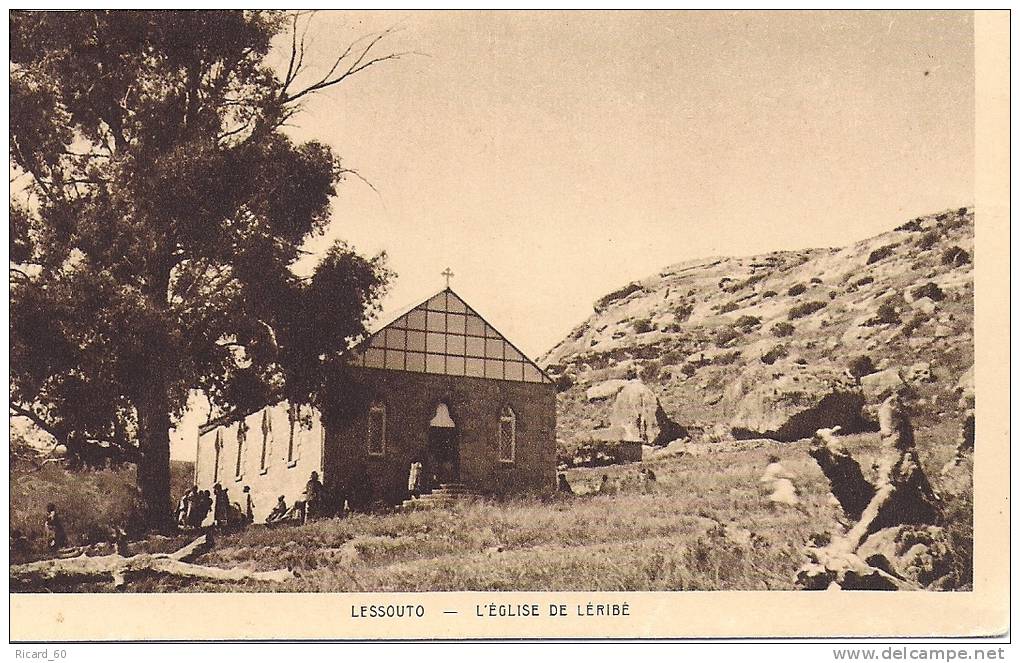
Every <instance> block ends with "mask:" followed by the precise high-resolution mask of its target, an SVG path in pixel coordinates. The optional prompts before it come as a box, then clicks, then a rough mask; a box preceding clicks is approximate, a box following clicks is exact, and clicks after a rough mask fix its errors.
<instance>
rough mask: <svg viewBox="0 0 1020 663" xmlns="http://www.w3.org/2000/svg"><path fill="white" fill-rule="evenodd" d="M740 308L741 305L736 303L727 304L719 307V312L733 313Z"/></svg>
mask: <svg viewBox="0 0 1020 663" xmlns="http://www.w3.org/2000/svg"><path fill="white" fill-rule="evenodd" d="M738 308H740V304H738V303H736V302H726V303H725V304H723V305H722V306H720V307H719V312H720V313H732V312H733V311H736V310H737V309H738Z"/></svg>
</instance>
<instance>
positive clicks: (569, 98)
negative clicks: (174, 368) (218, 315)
mask: <svg viewBox="0 0 1020 663" xmlns="http://www.w3.org/2000/svg"><path fill="white" fill-rule="evenodd" d="M386 28H394V29H395V32H394V33H392V34H390V35H389V36H388V37H386V38H385V39H384V40H383V41H381V42H379V44H378V45H377V48H379V49H380V50H379V53H380V54H385V53H386V52H404V51H409V52H413V53H412V54H409V55H407V56H405V57H401V58H400V59H397V60H390V61H386V62H381V63H379V64H378V65H374V66H372V67H370V68H368V69H366V70H365V71H363V72H361V73H359V74H357V75H356V76H354V77H352V78H350V79H348V80H346V81H344V82H343V83H342V84H341V85H339V86H336V87H334V88H331V89H328V90H326V91H323V92H320V93H318V94H316V95H314V96H312V97H310V98H309V99H308V100H307V102H306V103H305V105H304V108H303V110H302V112H301V113H299V114H298V115H297V116H296V117H295V118H294V119H293V120H292V126H291V127H290V128H289V130H288V131H289V132H290V133H291V135H292V136H293V137H294V138H295V139H298V140H311V139H314V140H319V141H322V142H325V143H327V144H329V145H330V146H332V147H333V148H334V149H335V150H336V152H337V153H338V154H339V155H340V156H341V157H342V158H343V160H344V164H345V166H346V167H348V168H352V169H354V170H356V171H357V172H358V173H359V174H360V175H361V176H362V177H364V178H365V179H366V180H368V181H369V182H370V183H371V186H369V185H367V184H365V183H364V182H362V181H360V180H359V179H357V178H354V177H351V178H349V179H348V181H347V182H345V183H344V184H343V185H342V186H341V187H340V189H339V195H338V197H337V199H336V200H335V202H334V205H333V218H332V222H331V224H330V225H329V227H328V229H327V231H326V233H325V234H324V236H322V237H317V238H314V239H313V240H311V241H310V242H309V243H308V244H307V246H306V248H307V249H309V250H310V251H311V252H312V255H311V256H310V257H309V258H307V259H306V261H305V264H303V265H302V266H301V267H302V268H303V269H309V268H310V267H311V266H312V264H313V263H314V261H315V260H316V259H317V255H320V254H321V252H322V251H323V250H324V249H325V248H326V247H328V246H329V245H330V244H331V243H332V241H333V240H335V239H343V240H345V241H347V242H348V243H349V244H351V245H352V246H354V247H355V248H356V249H357V250H358V251H360V252H362V253H365V254H375V253H377V252H380V251H385V252H386V253H387V255H388V257H389V266H390V268H392V269H393V270H394V271H395V272H396V273H397V278H396V279H395V280H394V281H393V283H392V285H391V288H390V291H389V293H388V295H387V296H386V298H385V299H384V302H383V303H384V306H385V309H386V311H392V310H396V309H398V308H401V307H403V306H405V305H408V304H413V303H417V302H418V301H420V300H423V299H424V298H425V297H427V296H428V295H429V294H431V293H433V292H435V291H437V290H439V289H441V288H442V287H443V286H444V279H443V277H442V276H441V272H442V271H443V270H444V269H446V268H447V267H449V268H450V269H452V270H453V272H454V274H455V276H454V278H453V279H452V282H451V285H452V287H453V288H454V289H455V290H456V291H457V292H458V293H460V294H461V295H462V296H463V297H464V299H465V300H466V301H467V302H468V303H470V304H471V306H472V307H473V308H475V309H476V310H477V311H478V312H479V313H481V314H482V315H483V316H485V317H486V318H487V319H488V320H489V321H490V322H491V323H492V324H493V326H495V327H496V328H497V329H499V330H500V331H501V332H503V333H504V334H505V335H506V336H507V337H508V338H509V339H511V340H512V341H513V342H514V343H515V344H516V345H517V346H518V347H520V348H521V349H522V350H523V351H524V352H525V353H526V354H528V355H530V356H532V357H537V356H539V355H541V354H542V353H544V352H545V351H546V350H548V349H550V348H551V347H552V346H553V345H555V344H556V343H557V342H558V341H559V340H560V339H562V338H563V337H564V336H565V335H566V334H567V332H569V330H570V329H571V328H573V327H574V326H576V325H577V324H578V323H580V322H581V321H583V320H584V319H586V318H587V317H588V316H589V315H591V312H592V302H594V301H595V300H596V299H598V298H599V297H600V296H601V295H603V294H605V293H607V292H609V291H611V290H614V289H616V288H618V287H620V286H622V285H624V284H626V283H627V282H629V281H632V280H636V279H641V278H644V277H646V276H649V275H651V274H654V273H656V272H658V271H659V270H660V269H662V268H663V267H665V266H667V265H670V264H673V263H677V262H681V261H684V260H690V259H694V258H701V257H708V256H713V255H749V254H757V253H764V252H768V251H774V250H783V249H798V248H807V247H817V246H842V245H845V244H848V243H851V242H853V241H856V240H859V239H863V238H866V237H869V236H871V235H875V234H877V233H880V232H883V231H886V230H890V229H892V228H893V227H895V226H897V225H899V224H900V223H902V222H903V221H905V220H907V219H909V218H912V217H913V216H917V215H919V214H925V213H929V212H934V211H937V210H941V209H944V208H949V207H953V208H956V207H961V206H963V205H968V204H972V203H973V198H974V194H973V189H974V137H973V135H974V74H973V67H974V55H973V41H974V40H973V22H972V17H971V14H970V13H966V12H956V13H953V12H946V13H938V12H874V11H872V12H859V13H846V12H792V13H783V12H762V13H757V12H675V13H672V12H606V13H599V12H415V11H408V12H339V13H331V12H320V13H318V14H316V15H315V16H314V17H313V18H312V22H311V25H310V27H309V30H308V38H309V40H310V43H311V47H310V49H309V51H308V54H307V55H306V64H308V68H309V70H308V72H306V78H305V79H304V80H311V79H312V78H314V76H315V73H316V72H323V71H324V70H325V69H326V68H328V66H329V64H330V63H331V62H332V60H331V59H330V58H331V55H332V56H333V57H335V54H336V53H338V52H339V49H343V48H345V47H346V45H347V44H348V43H350V42H351V41H352V40H355V39H358V38H360V37H362V36H364V35H366V34H370V33H372V32H375V31H378V30H383V29H386ZM280 46H283V47H286V46H289V41H286V40H284V41H281V42H280ZM387 49H388V51H387ZM272 57H273V62H275V63H276V65H277V66H283V67H285V66H286V52H285V51H284V50H279V51H277V52H275V53H274V54H273V56H272ZM385 316H386V313H385V312H384V314H383V317H385ZM187 437H188V439H190V441H189V442H187V443H186V444H185V445H184V447H189V446H190V447H191V451H192V453H193V445H194V442H193V440H194V438H193V436H192V435H189V436H187ZM184 447H181V445H178V444H175V449H177V450H179V449H180V448H184ZM179 455H180V452H179V451H178V453H175V456H179Z"/></svg>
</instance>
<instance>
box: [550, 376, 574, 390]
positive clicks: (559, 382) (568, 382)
mask: <svg viewBox="0 0 1020 663" xmlns="http://www.w3.org/2000/svg"><path fill="white" fill-rule="evenodd" d="M554 382H555V383H556V392H557V393H563V392H564V391H566V390H568V389H570V388H571V387H573V386H574V376H572V375H569V374H567V373H563V374H562V375H557V376H556V379H555V380H554Z"/></svg>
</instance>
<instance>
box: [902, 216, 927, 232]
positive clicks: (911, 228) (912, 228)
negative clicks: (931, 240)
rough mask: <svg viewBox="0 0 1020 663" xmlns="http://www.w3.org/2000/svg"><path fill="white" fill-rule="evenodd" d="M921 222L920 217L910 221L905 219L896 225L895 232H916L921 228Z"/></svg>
mask: <svg viewBox="0 0 1020 663" xmlns="http://www.w3.org/2000/svg"><path fill="white" fill-rule="evenodd" d="M921 222H922V219H921V217H917V218H916V219H911V220H910V221H907V222H906V223H904V224H903V225H900V226H896V231H897V232H917V231H919V230H920V229H921Z"/></svg>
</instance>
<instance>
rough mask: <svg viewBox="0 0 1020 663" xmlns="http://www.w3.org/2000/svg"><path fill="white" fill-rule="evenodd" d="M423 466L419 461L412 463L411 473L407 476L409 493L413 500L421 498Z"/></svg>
mask: <svg viewBox="0 0 1020 663" xmlns="http://www.w3.org/2000/svg"><path fill="white" fill-rule="evenodd" d="M421 478H422V466H421V463H420V462H418V461H417V460H416V461H414V462H413V463H411V471H410V473H409V474H408V475H407V492H408V493H409V494H410V496H411V498H412V499H417V498H419V497H421Z"/></svg>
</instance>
